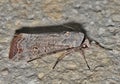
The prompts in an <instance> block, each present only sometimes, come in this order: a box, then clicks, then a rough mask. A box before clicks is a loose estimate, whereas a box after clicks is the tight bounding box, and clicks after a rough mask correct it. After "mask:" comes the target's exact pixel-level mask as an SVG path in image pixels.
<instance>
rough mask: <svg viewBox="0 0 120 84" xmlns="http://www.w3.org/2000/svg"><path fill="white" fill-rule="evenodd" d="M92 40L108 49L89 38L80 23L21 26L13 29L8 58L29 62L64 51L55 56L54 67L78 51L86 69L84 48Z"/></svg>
mask: <svg viewBox="0 0 120 84" xmlns="http://www.w3.org/2000/svg"><path fill="white" fill-rule="evenodd" d="M92 41H95V42H96V44H97V45H99V46H100V47H102V48H105V49H109V48H106V47H104V46H102V45H101V44H99V42H97V41H96V40H94V39H92V38H90V37H89V36H88V35H87V32H86V30H85V29H84V27H83V26H82V24H80V23H76V22H68V23H64V24H60V25H50V26H38V27H22V28H20V29H18V30H16V31H15V35H14V37H13V39H12V41H11V46H10V52H9V59H13V60H22V59H23V60H24V59H25V60H27V62H31V61H33V60H36V59H40V58H41V57H44V56H45V55H49V54H54V53H57V52H60V51H65V52H64V53H63V54H62V55H61V56H59V57H58V58H57V61H56V62H55V64H54V66H53V69H54V68H55V67H56V65H57V64H58V62H59V61H61V60H62V59H63V58H64V57H65V56H66V55H68V54H70V53H72V52H75V51H80V52H81V54H82V56H83V58H84V60H85V62H86V65H87V67H88V69H90V66H89V64H88V62H87V60H86V58H85V55H84V49H85V48H88V47H89V44H90V43H91V42H92ZM109 50H110V49H109Z"/></svg>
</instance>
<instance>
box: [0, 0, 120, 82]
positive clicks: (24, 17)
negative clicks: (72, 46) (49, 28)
mask: <svg viewBox="0 0 120 84" xmlns="http://www.w3.org/2000/svg"><path fill="white" fill-rule="evenodd" d="M69 21H76V22H79V23H81V24H83V25H84V28H85V29H86V30H87V31H88V34H89V35H90V36H91V37H93V38H94V39H96V40H97V41H98V42H99V43H100V44H102V45H104V46H106V47H109V48H112V49H113V50H112V51H110V50H105V49H102V48H100V47H99V46H97V45H95V44H94V43H92V45H91V46H90V48H89V49H86V50H85V54H86V59H87V60H88V63H89V65H90V67H91V70H88V68H87V67H86V64H85V62H84V59H83V57H82V56H81V54H80V53H79V52H74V53H71V54H70V55H68V56H66V57H65V58H64V59H63V60H62V61H60V62H59V64H58V65H57V66H56V68H55V69H54V70H52V66H53V65H54V63H55V61H56V59H57V57H58V56H59V55H60V54H61V53H57V54H53V55H48V56H46V57H44V58H42V59H39V60H35V61H33V62H31V63H27V62H26V61H25V60H21V61H19V62H14V61H12V60H9V59H8V53H9V47H10V42H11V40H12V38H13V35H14V32H15V30H16V29H19V28H20V27H22V26H41V25H55V24H60V23H64V22H69ZM93 69H94V70H93ZM119 83H120V0H0V84H119Z"/></svg>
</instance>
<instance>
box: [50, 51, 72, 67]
mask: <svg viewBox="0 0 120 84" xmlns="http://www.w3.org/2000/svg"><path fill="white" fill-rule="evenodd" d="M70 51H71V50H70ZM70 51H66V52H64V53H63V54H62V55H60V56H59V57H58V58H57V61H56V62H55V64H54V66H53V68H52V69H54V68H55V67H56V65H57V64H58V62H59V61H61V60H62V59H63V58H64V57H65V56H66V55H68V54H70V53H71V52H70Z"/></svg>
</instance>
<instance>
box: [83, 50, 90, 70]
mask: <svg viewBox="0 0 120 84" xmlns="http://www.w3.org/2000/svg"><path fill="white" fill-rule="evenodd" d="M81 54H82V56H83V58H84V60H85V63H86V65H87V67H88V69H89V70H90V66H89V64H88V62H87V60H86V57H85V53H84V50H83V49H81Z"/></svg>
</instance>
